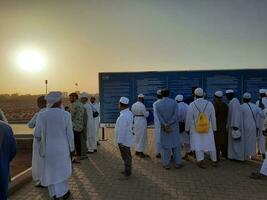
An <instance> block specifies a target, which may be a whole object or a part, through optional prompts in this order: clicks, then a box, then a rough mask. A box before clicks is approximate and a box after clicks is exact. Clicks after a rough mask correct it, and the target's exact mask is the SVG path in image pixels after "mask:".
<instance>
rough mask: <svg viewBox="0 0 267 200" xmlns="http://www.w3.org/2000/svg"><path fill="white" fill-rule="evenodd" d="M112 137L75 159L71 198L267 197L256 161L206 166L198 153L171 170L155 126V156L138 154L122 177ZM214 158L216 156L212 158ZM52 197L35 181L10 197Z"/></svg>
mask: <svg viewBox="0 0 267 200" xmlns="http://www.w3.org/2000/svg"><path fill="white" fill-rule="evenodd" d="M106 133H107V134H106V135H107V137H108V141H104V142H101V146H99V151H98V153H96V154H92V155H89V158H88V159H87V160H84V161H82V163H81V165H74V170H73V175H72V177H71V178H70V182H69V184H70V188H71V192H72V197H71V199H73V200H79V199H96V200H104V199H107V200H109V199H111V200H113V199H116V200H118V199H127V200H132V199H133V200H142V199H145V200H147V199H153V200H157V199H160V200H162V199H168V200H171V199H179V200H182V199H184V200H190V199H197V200H201V199H203V200H208V199H212V200H217V199H218V200H220V199H233V200H237V199H242V200H250V199H257V200H263V199H265V200H266V196H267V189H266V184H267V181H255V180H251V179H249V178H248V175H249V174H250V173H251V172H252V171H255V170H256V169H258V168H259V163H257V162H256V163H255V162H244V163H242V162H232V161H222V162H220V164H219V166H218V168H213V167H212V166H211V165H209V167H208V169H206V170H202V169H199V168H198V167H197V166H196V163H195V161H194V160H193V159H192V160H191V161H190V162H184V167H183V168H182V169H179V170H177V169H175V168H174V166H173V167H172V169H171V170H165V169H163V167H162V164H161V160H160V159H157V158H155V154H154V152H153V133H152V130H151V129H150V130H149V138H148V139H149V140H148V141H149V147H148V150H147V153H148V154H149V155H150V156H151V158H150V159H140V158H138V157H136V156H135V155H134V151H132V155H133V176H132V177H131V178H130V179H129V180H127V181H120V180H119V178H120V177H121V174H120V172H121V171H122V170H123V162H122V160H121V158H120V153H119V150H118V147H117V146H116V145H115V144H114V141H113V138H114V134H113V129H108V130H106ZM207 163H208V164H210V161H207ZM21 199H27V200H28V199H33V200H46V199H49V196H48V191H47V189H38V188H34V187H33V183H29V184H27V185H25V186H24V187H23V188H21V189H20V190H19V191H17V192H16V193H15V194H14V195H12V196H11V197H10V200H21Z"/></svg>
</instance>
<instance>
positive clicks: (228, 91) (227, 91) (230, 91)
mask: <svg viewBox="0 0 267 200" xmlns="http://www.w3.org/2000/svg"><path fill="white" fill-rule="evenodd" d="M225 93H226V94H230V93H235V91H234V90H232V89H230V90H226V92H225Z"/></svg>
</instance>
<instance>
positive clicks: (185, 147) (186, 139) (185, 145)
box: [175, 94, 191, 160]
mask: <svg viewBox="0 0 267 200" xmlns="http://www.w3.org/2000/svg"><path fill="white" fill-rule="evenodd" d="M175 101H176V102H177V104H178V116H179V129H180V142H181V149H182V152H183V154H184V157H183V158H184V159H185V160H188V155H189V153H190V151H191V150H190V136H189V134H188V133H187V132H186V131H185V121H186V115H187V110H188V105H187V104H186V103H185V102H184V96H183V95H181V94H178V95H177V96H176V97H175Z"/></svg>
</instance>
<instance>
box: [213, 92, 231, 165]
mask: <svg viewBox="0 0 267 200" xmlns="http://www.w3.org/2000/svg"><path fill="white" fill-rule="evenodd" d="M222 97H223V92H222V91H216V92H215V93H214V99H213V106H214V109H215V116H216V126H217V131H216V132H215V133H214V138H215V145H216V153H217V160H218V161H220V156H221V155H222V157H224V158H227V148H228V135H227V129H226V123H227V114H228V106H227V104H226V103H224V102H223V100H222Z"/></svg>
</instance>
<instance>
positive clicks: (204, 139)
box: [185, 98, 217, 152]
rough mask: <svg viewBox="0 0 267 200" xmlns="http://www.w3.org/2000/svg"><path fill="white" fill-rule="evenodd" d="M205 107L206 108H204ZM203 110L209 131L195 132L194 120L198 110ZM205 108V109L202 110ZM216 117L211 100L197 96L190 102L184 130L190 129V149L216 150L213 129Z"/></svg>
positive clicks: (214, 128) (214, 129)
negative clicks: (197, 97) (207, 120)
mask: <svg viewBox="0 0 267 200" xmlns="http://www.w3.org/2000/svg"><path fill="white" fill-rule="evenodd" d="M196 106H197V107H196ZM205 107H206V109H205ZM198 109H199V110H200V112H204V113H205V115H206V116H207V118H208V119H209V124H210V127H209V131H208V132H207V133H198V132H196V130H195V129H196V126H195V124H196V122H197V118H198V115H199V111H198ZM204 109H205V110H204ZM216 129H217V127H216V117H215V110H214V107H213V105H212V103H211V102H208V101H207V100H205V99H203V98H199V99H197V100H195V101H194V102H192V103H191V104H190V105H189V107H188V111H187V117H186V124H185V130H186V131H189V130H190V145H191V150H194V151H210V152H216V148H215V140H214V133H213V132H214V131H216Z"/></svg>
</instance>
